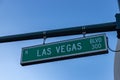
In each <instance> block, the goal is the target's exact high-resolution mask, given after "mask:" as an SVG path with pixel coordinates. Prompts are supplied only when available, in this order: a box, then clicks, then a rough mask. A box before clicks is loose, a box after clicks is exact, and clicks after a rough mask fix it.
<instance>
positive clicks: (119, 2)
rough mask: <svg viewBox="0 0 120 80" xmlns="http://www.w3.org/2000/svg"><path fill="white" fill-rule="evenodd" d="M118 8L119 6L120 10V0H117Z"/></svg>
mask: <svg viewBox="0 0 120 80" xmlns="http://www.w3.org/2000/svg"><path fill="white" fill-rule="evenodd" d="M118 8H119V11H120V0H118Z"/></svg>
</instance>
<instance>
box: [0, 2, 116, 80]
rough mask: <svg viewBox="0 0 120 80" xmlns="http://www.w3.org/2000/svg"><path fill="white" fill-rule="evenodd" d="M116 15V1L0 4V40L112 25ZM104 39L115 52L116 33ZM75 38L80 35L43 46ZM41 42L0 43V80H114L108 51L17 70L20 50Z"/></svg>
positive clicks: (111, 61) (111, 57) (112, 54)
mask: <svg viewBox="0 0 120 80" xmlns="http://www.w3.org/2000/svg"><path fill="white" fill-rule="evenodd" d="M117 12H118V5H117V0H0V36H6V35H13V34H20V33H28V32H36V31H44V30H52V29H60V28H68V27H74V26H82V25H91V24H99V23H106V22H114V21H115V14H116V13H117ZM98 34H99V33H98ZM91 35H94V34H91ZM106 35H107V36H108V38H109V45H110V47H111V48H112V49H115V48H116V43H117V37H116V32H106ZM86 36H87V35H86ZM77 37H81V35H76V36H69V37H59V38H50V39H47V41H46V43H50V42H54V41H60V40H66V39H72V38H77ZM42 42H43V39H37V40H29V41H19V42H11V43H0V56H1V57H0V80H114V70H113V69H114V54H115V53H114V52H111V51H109V54H105V55H98V56H92V57H84V58H76V59H69V60H63V61H57V62H50V63H43V64H37V65H30V66H25V67H23V66H21V65H20V58H21V49H22V48H23V47H27V46H33V45H38V44H42Z"/></svg>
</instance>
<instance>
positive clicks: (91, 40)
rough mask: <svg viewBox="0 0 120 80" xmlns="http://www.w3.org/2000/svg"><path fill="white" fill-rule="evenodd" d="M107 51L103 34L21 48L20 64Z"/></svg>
mask: <svg viewBox="0 0 120 80" xmlns="http://www.w3.org/2000/svg"><path fill="white" fill-rule="evenodd" d="M105 53H108V48H107V40H106V35H105V34H99V35H94V36H89V37H85V38H76V39H71V40H65V41H59V42H53V43H48V44H45V45H36V46H30V47H25V48H22V55H21V65H23V66H24V65H30V64H35V63H44V62H51V61H57V60H64V59H70V58H77V57H84V56H91V55H98V54H105Z"/></svg>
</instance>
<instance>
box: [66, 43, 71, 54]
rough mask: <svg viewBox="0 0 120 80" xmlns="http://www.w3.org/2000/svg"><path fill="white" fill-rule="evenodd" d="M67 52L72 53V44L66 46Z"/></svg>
mask: <svg viewBox="0 0 120 80" xmlns="http://www.w3.org/2000/svg"><path fill="white" fill-rule="evenodd" d="M66 51H67V52H70V51H71V45H70V44H68V45H67V46H66Z"/></svg>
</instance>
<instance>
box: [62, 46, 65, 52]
mask: <svg viewBox="0 0 120 80" xmlns="http://www.w3.org/2000/svg"><path fill="white" fill-rule="evenodd" d="M64 52H65V45H62V46H61V53H64Z"/></svg>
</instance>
